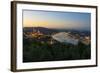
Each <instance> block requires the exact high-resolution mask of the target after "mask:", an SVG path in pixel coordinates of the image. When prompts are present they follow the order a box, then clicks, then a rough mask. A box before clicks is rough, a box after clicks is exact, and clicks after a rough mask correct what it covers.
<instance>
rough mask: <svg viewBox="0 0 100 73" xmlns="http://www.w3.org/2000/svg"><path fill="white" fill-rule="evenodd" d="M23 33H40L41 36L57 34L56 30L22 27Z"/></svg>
mask: <svg viewBox="0 0 100 73" xmlns="http://www.w3.org/2000/svg"><path fill="white" fill-rule="evenodd" d="M23 31H24V32H33V31H34V32H36V31H40V32H41V33H43V34H52V33H56V32H58V31H57V30H56V29H50V28H45V27H24V29H23Z"/></svg>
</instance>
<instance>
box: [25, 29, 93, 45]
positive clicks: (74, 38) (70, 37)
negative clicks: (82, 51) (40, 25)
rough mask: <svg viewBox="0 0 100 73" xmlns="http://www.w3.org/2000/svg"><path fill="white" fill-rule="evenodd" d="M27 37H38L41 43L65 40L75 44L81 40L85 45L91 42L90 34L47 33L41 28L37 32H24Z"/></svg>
mask: <svg viewBox="0 0 100 73" xmlns="http://www.w3.org/2000/svg"><path fill="white" fill-rule="evenodd" d="M24 35H25V36H26V38H34V39H37V40H38V41H39V42H41V43H45V42H47V43H49V44H54V43H56V42H61V43H62V42H64V43H69V44H73V45H78V43H79V42H82V43H83V44H85V45H89V44H90V43H91V38H90V36H80V35H79V34H71V32H59V33H55V34H53V35H45V34H43V33H41V32H40V31H39V30H37V31H36V32H34V31H33V32H28V33H24Z"/></svg>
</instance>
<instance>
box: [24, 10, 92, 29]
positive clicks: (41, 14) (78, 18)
mask: <svg viewBox="0 0 100 73" xmlns="http://www.w3.org/2000/svg"><path fill="white" fill-rule="evenodd" d="M90 24H91V14H90V13H79V12H59V11H36V10H23V27H46V28H55V29H77V30H90V27H91V25H90Z"/></svg>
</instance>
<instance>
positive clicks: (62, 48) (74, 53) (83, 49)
mask: <svg viewBox="0 0 100 73" xmlns="http://www.w3.org/2000/svg"><path fill="white" fill-rule="evenodd" d="M90 55H91V50H90V45H88V46H87V45H84V44H82V43H81V42H80V43H79V44H78V45H76V46H75V45H71V44H64V43H59V42H58V43H55V44H52V45H50V44H48V43H47V42H45V43H40V42H37V41H35V40H34V41H33V40H32V39H25V38H24V39H23V62H40V61H59V60H80V59H90V58H91V56H90Z"/></svg>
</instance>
